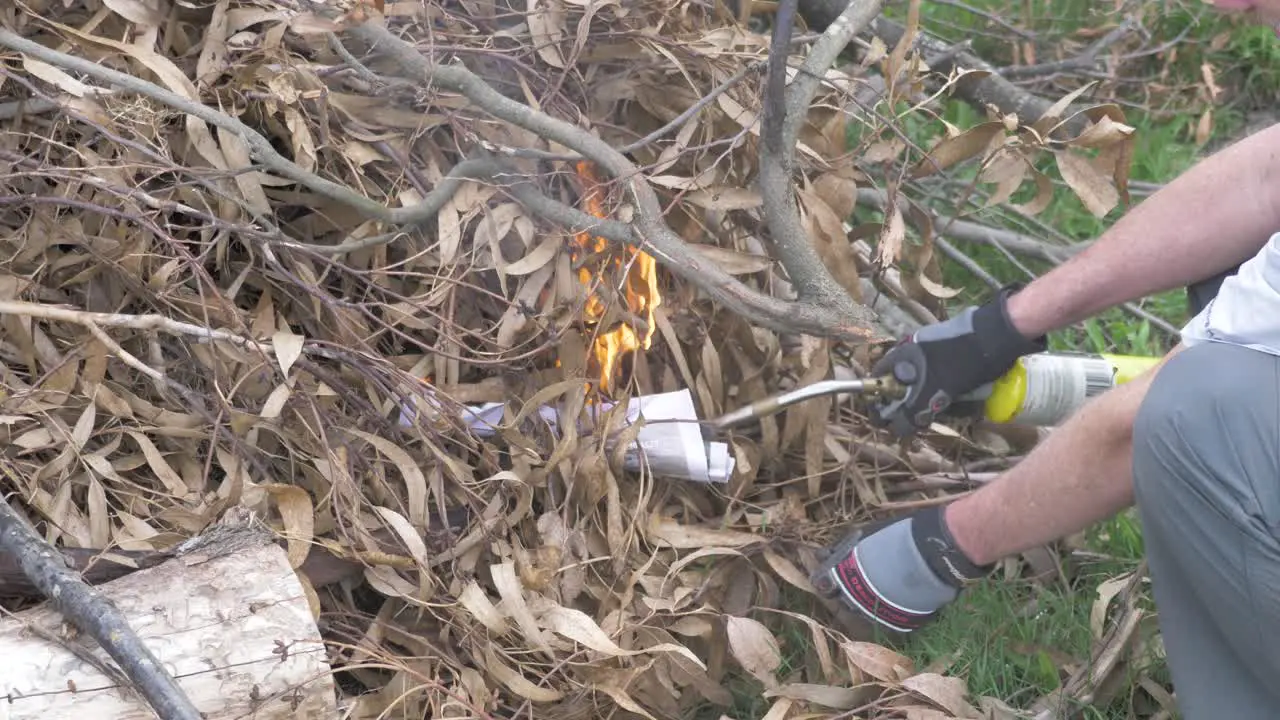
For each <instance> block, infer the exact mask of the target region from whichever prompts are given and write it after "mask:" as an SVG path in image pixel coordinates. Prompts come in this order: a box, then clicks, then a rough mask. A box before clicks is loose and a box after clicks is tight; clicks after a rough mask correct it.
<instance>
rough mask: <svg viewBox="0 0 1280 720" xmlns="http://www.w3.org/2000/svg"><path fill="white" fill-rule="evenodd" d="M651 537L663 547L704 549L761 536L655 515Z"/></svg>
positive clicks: (740, 544) (748, 541)
mask: <svg viewBox="0 0 1280 720" xmlns="http://www.w3.org/2000/svg"><path fill="white" fill-rule="evenodd" d="M648 529H649V539H650V540H651V541H653V542H654V543H655V544H657V545H659V546H662V547H670V548H675V549H677V550H690V549H703V548H708V547H715V546H720V547H725V548H737V547H743V546H745V545H751V544H753V543H758V542H760V541H761V538H760V537H759V536H757V535H754V534H752V533H745V532H738V531H735V530H718V529H716V528H709V527H699V526H697V525H682V524H680V523H678V522H675V521H674V520H668V519H665V518H661V517H659V516H657V515H654V516H653V518H652V520H651V521H650V523H649V528H648Z"/></svg>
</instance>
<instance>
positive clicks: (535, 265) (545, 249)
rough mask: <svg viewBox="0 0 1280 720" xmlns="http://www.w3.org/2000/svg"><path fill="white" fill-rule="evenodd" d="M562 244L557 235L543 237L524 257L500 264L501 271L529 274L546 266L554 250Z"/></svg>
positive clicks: (553, 254)
mask: <svg viewBox="0 0 1280 720" xmlns="http://www.w3.org/2000/svg"><path fill="white" fill-rule="evenodd" d="M562 245H563V243H562V242H561V240H560V239H559V238H557V237H546V238H543V240H542V242H540V243H538V245H537V246H536V247H534V248H533V249H532V250H530V251H529V252H527V253H525V255H524V257H522V258H520V259H519V260H516V261H514V262H511V263H507V264H506V265H504V266H502V272H503V273H505V274H507V275H514V276H516V277H520V276H522V275H529V274H531V273H533V272H535V271H537V270H541V269H542V268H544V267H546V266H547V263H549V262H551V258H553V257H555V255H556V251H557V250H559V249H560V248H561V247H562Z"/></svg>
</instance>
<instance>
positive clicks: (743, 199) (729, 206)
mask: <svg viewBox="0 0 1280 720" xmlns="http://www.w3.org/2000/svg"><path fill="white" fill-rule="evenodd" d="M685 199H686V200H687V201H688V202H690V203H692V204H694V205H697V206H698V207H702V208H706V209H708V210H752V209H754V208H758V207H760V205H761V204H762V203H763V202H764V201H763V200H762V199H761V198H760V192H759V191H758V190H748V189H745V188H734V187H711V188H703V189H700V190H695V191H694V192H691V193H689V194H688V195H687V196H686V197H685Z"/></svg>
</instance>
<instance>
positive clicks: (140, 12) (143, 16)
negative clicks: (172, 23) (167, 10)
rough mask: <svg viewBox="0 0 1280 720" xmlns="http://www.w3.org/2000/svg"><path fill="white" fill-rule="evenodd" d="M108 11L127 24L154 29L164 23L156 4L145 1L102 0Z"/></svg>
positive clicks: (162, 15)
mask: <svg viewBox="0 0 1280 720" xmlns="http://www.w3.org/2000/svg"><path fill="white" fill-rule="evenodd" d="M102 4H103V5H106V6H107V8H108V9H110V10H111V11H112V12H114V13H116V14H117V15H119V16H120V17H123V18H124V19H125V20H128V21H129V22H133V23H137V24H139V25H143V26H149V27H156V26H159V25H160V24H161V23H162V22H164V14H163V13H161V11H160V8H159V6H158V3H156V2H147V1H145V0H102Z"/></svg>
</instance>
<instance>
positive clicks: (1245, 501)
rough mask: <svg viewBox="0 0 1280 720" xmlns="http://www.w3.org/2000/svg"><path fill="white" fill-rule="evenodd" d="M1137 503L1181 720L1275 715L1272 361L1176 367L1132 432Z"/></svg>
mask: <svg viewBox="0 0 1280 720" xmlns="http://www.w3.org/2000/svg"><path fill="white" fill-rule="evenodd" d="M1133 482H1134V494H1135V498H1136V503H1137V507H1138V513H1139V517H1140V519H1141V522H1142V528H1143V538H1144V541H1145V545H1146V551H1147V558H1148V563H1149V567H1150V571H1151V578H1152V586H1153V587H1152V589H1153V591H1154V594H1155V600H1156V608H1157V610H1158V612H1159V614H1160V617H1159V620H1160V628H1161V632H1162V635H1163V638H1164V643H1165V647H1166V649H1167V655H1168V663H1169V668H1170V671H1171V674H1172V676H1173V685H1174V691H1175V693H1176V694H1177V697H1178V704H1179V707H1180V709H1181V711H1182V713H1183V716H1184V717H1185V718H1187V719H1188V720H1202V719H1203V720H1211V719H1214V718H1232V720H1251V719H1253V718H1258V719H1259V720H1262V719H1263V718H1274V717H1276V716H1277V714H1280V710H1278V709H1277V708H1280V643H1277V639H1280V540H1277V531H1278V530H1280V358H1276V357H1273V356H1270V355H1266V354H1264V353H1261V352H1257V351H1254V350H1249V349H1247V348H1240V347H1235V346H1231V345H1222V344H1216V343H1210V344H1204V345H1197V346H1195V347H1191V348H1188V349H1186V350H1183V351H1182V352H1181V353H1179V354H1178V355H1177V356H1175V357H1173V358H1171V359H1170V360H1169V362H1168V363H1167V364H1166V365H1165V366H1164V367H1163V368H1162V369H1161V371H1160V372H1159V374H1157V375H1156V377H1155V379H1154V380H1153V382H1152V384H1151V387H1150V389H1149V390H1148V391H1147V395H1146V398H1145V399H1144V401H1143V404H1142V406H1141V408H1140V409H1139V412H1138V416H1137V418H1136V419H1135V422H1134V428H1133Z"/></svg>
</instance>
